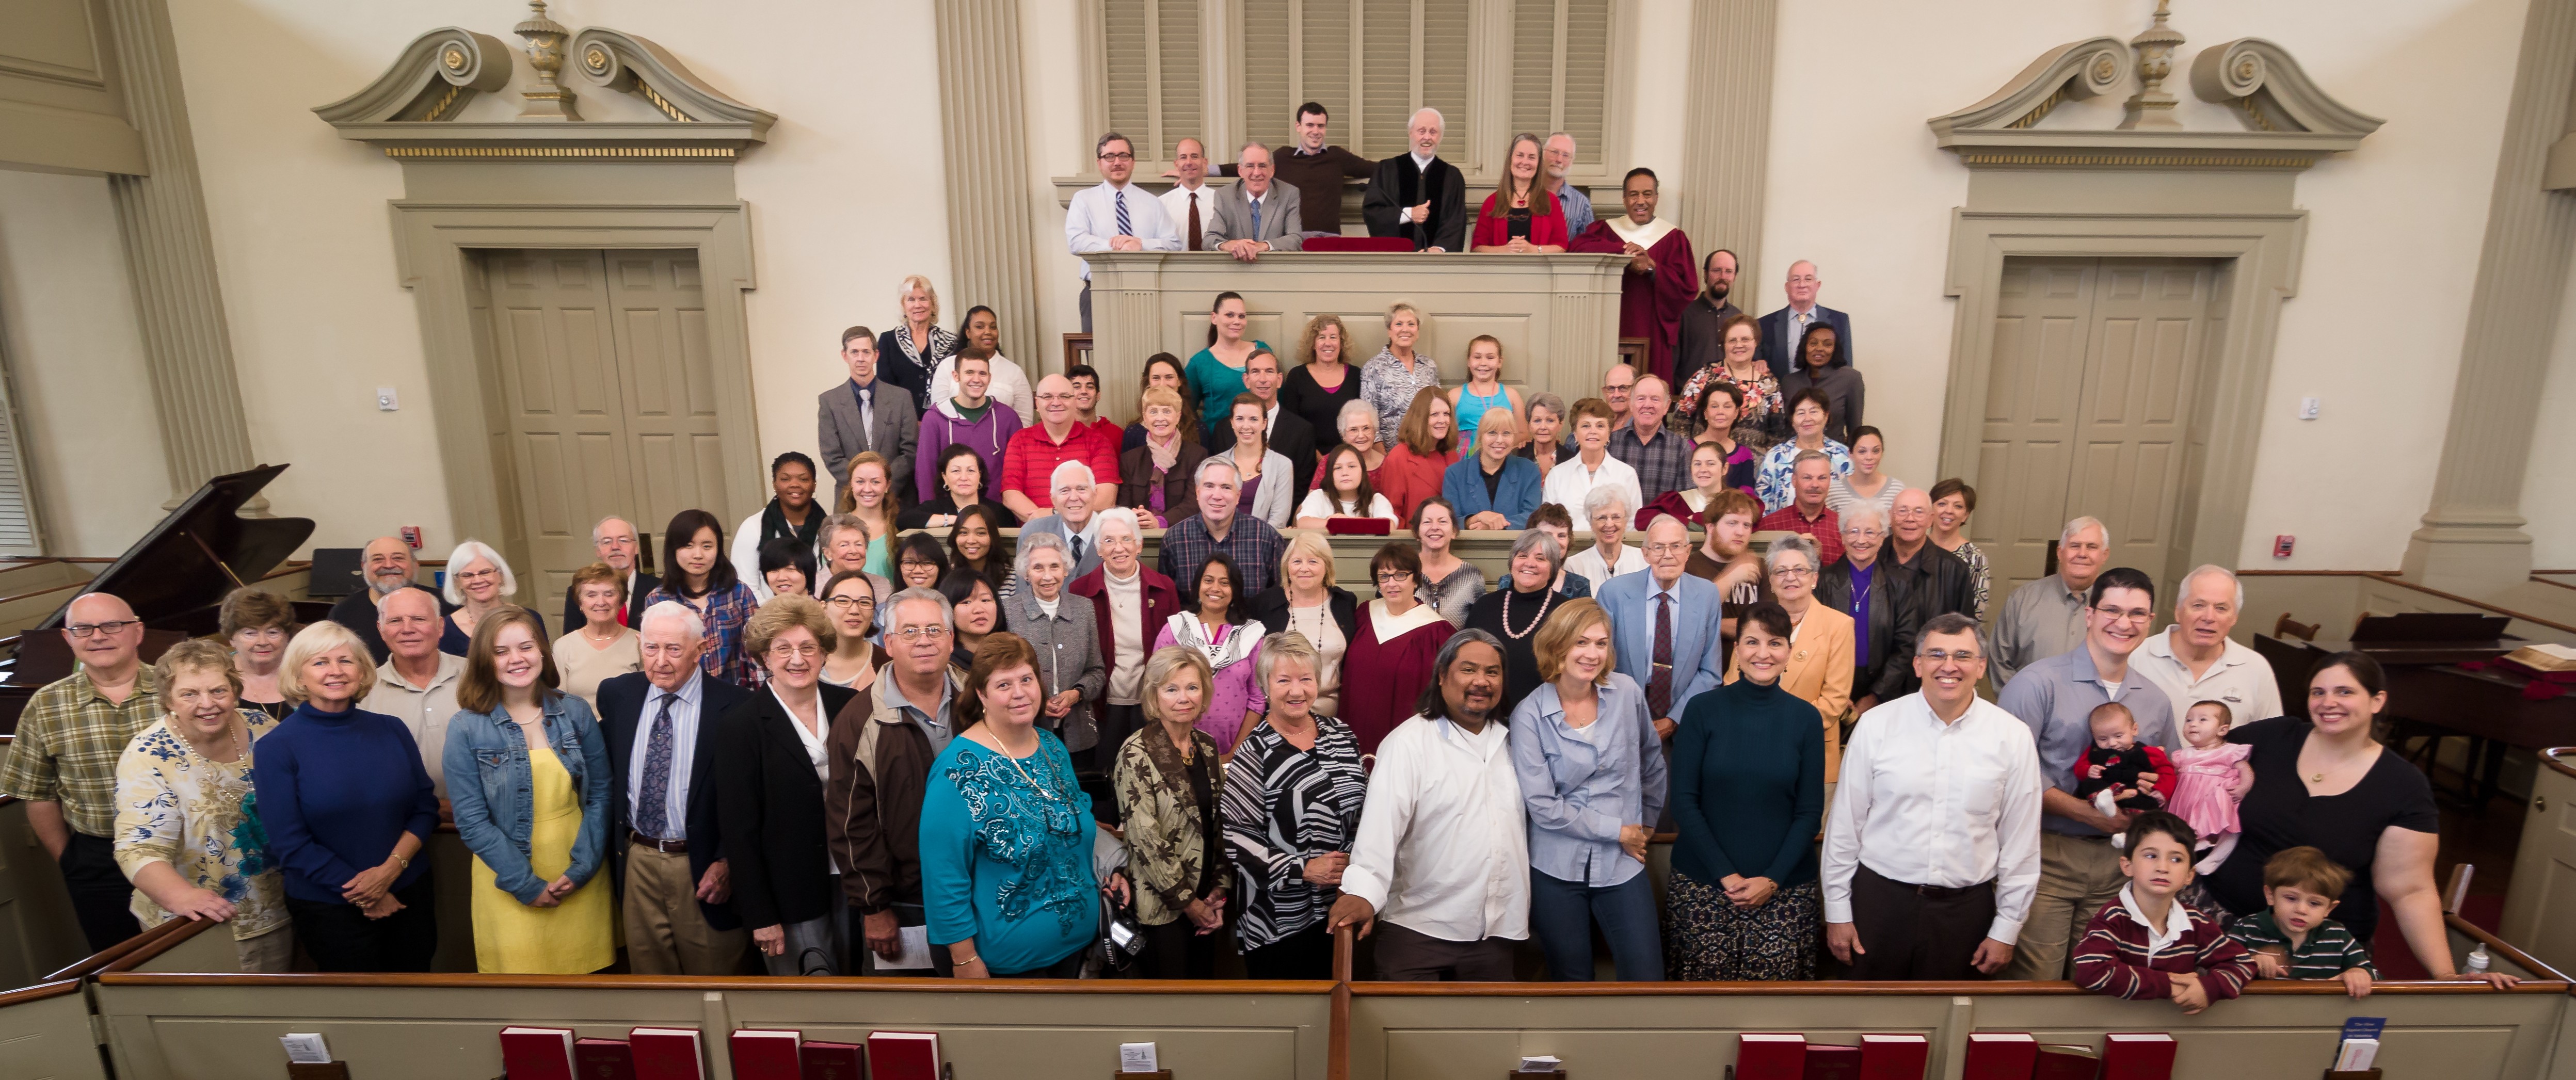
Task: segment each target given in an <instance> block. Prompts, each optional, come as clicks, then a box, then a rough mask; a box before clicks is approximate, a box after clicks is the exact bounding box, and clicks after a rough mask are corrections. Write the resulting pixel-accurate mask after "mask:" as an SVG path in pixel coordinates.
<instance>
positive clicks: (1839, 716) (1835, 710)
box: [1726, 604, 1853, 783]
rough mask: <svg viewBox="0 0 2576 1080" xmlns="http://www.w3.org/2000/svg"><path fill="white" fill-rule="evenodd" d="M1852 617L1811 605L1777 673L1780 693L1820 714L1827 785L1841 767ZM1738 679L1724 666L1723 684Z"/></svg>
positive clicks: (1848, 706)
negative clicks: (1794, 698) (1822, 717)
mask: <svg viewBox="0 0 2576 1080" xmlns="http://www.w3.org/2000/svg"><path fill="white" fill-rule="evenodd" d="M1852 649H1853V645H1852V617H1851V616H1849V615H1845V614H1843V613H1842V612H1839V611H1836V610H1834V609H1832V608H1829V607H1826V606H1825V605H1823V604H1810V605H1809V606H1808V607H1807V615H1806V617H1805V618H1803V619H1800V620H1798V625H1797V627H1796V629H1795V631H1794V632H1792V633H1791V634H1790V636H1789V666H1788V668H1787V669H1786V670H1784V671H1782V672H1781V673H1780V689H1783V690H1786V691H1788V692H1789V693H1791V694H1793V695H1796V696H1797V697H1798V698H1799V699H1800V700H1802V701H1805V702H1806V703H1807V704H1810V705H1813V706H1815V707H1816V711H1817V712H1819V713H1822V714H1824V722H1825V782H1826V783H1832V782H1834V781H1835V780H1836V779H1837V778H1838V777H1839V776H1840V775H1841V773H1842V767H1843V739H1842V732H1843V714H1844V713H1847V712H1850V711H1851V703H1852V696H1851V691H1852ZM1740 677H1741V675H1740V674H1739V673H1738V672H1737V671H1736V669H1735V661H1734V660H1733V659H1729V660H1728V661H1727V662H1726V681H1728V682H1734V681H1735V680H1736V679H1738V678H1740Z"/></svg>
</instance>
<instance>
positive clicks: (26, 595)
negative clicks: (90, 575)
mask: <svg viewBox="0 0 2576 1080" xmlns="http://www.w3.org/2000/svg"><path fill="white" fill-rule="evenodd" d="M87 587H89V582H86V581H71V582H65V583H63V584H61V585H48V586H46V587H44V588H41V589H37V590H36V591H34V592H22V593H19V594H18V595H16V596H0V604H14V603H17V602H18V601H20V600H33V599H35V598H36V597H39V596H43V595H45V594H46V593H58V592H61V591H63V590H65V589H82V588H87Z"/></svg>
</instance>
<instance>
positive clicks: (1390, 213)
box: [1360, 151, 1467, 251]
mask: <svg viewBox="0 0 2576 1080" xmlns="http://www.w3.org/2000/svg"><path fill="white" fill-rule="evenodd" d="M1426 186H1427V190H1426ZM1424 202H1427V203H1430V204H1431V220H1429V221H1426V222H1412V221H1398V220H1396V219H1397V218H1398V217H1400V216H1402V215H1403V213H1404V209H1405V208H1406V207H1408V206H1412V205H1415V204H1417V203H1424ZM1360 217H1361V218H1362V219H1363V220H1365V221H1367V222H1368V231H1369V235H1370V236H1401V237H1404V238H1405V239H1407V240H1411V241H1413V250H1415V251H1420V250H1422V249H1424V248H1427V247H1437V248H1439V249H1440V250H1442V251H1465V250H1467V178H1466V176H1464V175H1462V174H1460V173H1459V172H1458V167H1457V166H1455V165H1452V164H1449V163H1448V162H1447V161H1446V160H1443V159H1441V158H1432V159H1431V167H1430V168H1428V169H1417V168H1414V167H1413V154H1412V153H1411V152H1410V151H1408V152H1405V153H1401V154H1397V155H1395V156H1394V157H1391V158H1388V159H1386V160H1384V161H1381V162H1378V163H1377V171H1376V172H1375V173H1373V174H1371V175H1370V176H1369V182H1368V190H1367V191H1366V192H1364V193H1362V194H1361V196H1360Z"/></svg>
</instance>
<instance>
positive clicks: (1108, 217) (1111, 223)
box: [930, 180, 1204, 423]
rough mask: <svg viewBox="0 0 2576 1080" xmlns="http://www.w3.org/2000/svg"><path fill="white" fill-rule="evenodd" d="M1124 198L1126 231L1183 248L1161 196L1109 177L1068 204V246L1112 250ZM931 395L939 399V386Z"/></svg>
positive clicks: (1086, 273)
mask: <svg viewBox="0 0 2576 1080" xmlns="http://www.w3.org/2000/svg"><path fill="white" fill-rule="evenodd" d="M1122 198H1123V199H1124V201H1125V202H1126V206H1127V227H1128V228H1129V229H1130V230H1132V231H1130V232H1128V233H1126V234H1125V235H1128V236H1133V237H1135V238H1136V239H1138V240H1141V241H1144V244H1145V250H1147V251H1179V250H1181V234H1180V233H1178V232H1175V231H1173V229H1172V219H1171V216H1170V215H1168V214H1166V213H1164V212H1163V203H1162V201H1161V200H1159V199H1156V198H1155V197H1154V194H1153V193H1152V192H1149V191H1147V190H1145V189H1144V188H1140V187H1137V186H1136V185H1134V184H1129V185H1127V186H1126V187H1124V188H1121V187H1119V186H1117V185H1115V184H1112V183H1110V182H1109V181H1106V180H1103V181H1101V182H1100V186H1098V187H1087V188H1084V189H1082V190H1080V191H1077V192H1074V193H1073V205H1071V206H1067V207H1065V208H1064V243H1065V246H1066V247H1067V248H1069V249H1071V250H1072V252H1073V253H1074V254H1076V255H1085V254H1089V253H1091V252H1094V251H1107V250H1109V238H1110V237H1113V236H1117V235H1120V233H1119V230H1118V205H1119V202H1120V200H1121V199H1122ZM1202 224H1204V223H1202ZM1082 280H1084V281H1089V280H1091V263H1090V262H1088V261H1085V262H1084V263H1083V264H1082ZM930 399H931V400H932V401H937V400H939V394H938V391H937V389H936V388H935V387H934V388H933V390H932V392H931V397H930ZM1030 423H1036V421H1034V420H1032V421H1030Z"/></svg>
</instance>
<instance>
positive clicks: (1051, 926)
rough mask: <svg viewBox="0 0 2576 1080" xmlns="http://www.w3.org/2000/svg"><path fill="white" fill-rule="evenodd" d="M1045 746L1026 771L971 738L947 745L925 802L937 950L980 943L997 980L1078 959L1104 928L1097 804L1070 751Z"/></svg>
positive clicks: (925, 860)
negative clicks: (1096, 869) (1094, 850)
mask: <svg viewBox="0 0 2576 1080" xmlns="http://www.w3.org/2000/svg"><path fill="white" fill-rule="evenodd" d="M1037 735H1038V750H1037V752H1036V753H1034V754H1031V755H1029V756H1028V757H1026V758H1023V759H1020V760H1018V761H1013V760H1012V759H1010V758H1006V757H1003V756H1002V755H1000V754H996V753H994V752H993V750H992V748H991V747H988V746H985V745H984V744H982V743H979V742H976V741H975V740H973V739H968V738H962V737H961V738H956V739H951V740H949V742H948V747H947V748H946V749H944V750H941V751H940V752H939V758H938V760H936V761H933V762H931V764H930V783H929V788H928V790H927V791H925V792H924V793H923V796H922V800H921V895H922V903H923V906H924V909H925V911H924V914H925V915H926V916H927V918H926V921H927V922H928V923H929V924H930V940H931V942H932V943H933V944H936V945H942V946H945V945H949V944H953V943H956V942H960V941H964V940H966V939H967V938H970V937H971V938H973V939H975V954H976V955H977V956H978V957H980V958H981V959H982V960H983V961H984V969H985V970H986V971H989V972H991V973H993V974H995V975H1013V974H1018V973H1020V972H1024V971H1034V970H1036V969H1039V968H1043V967H1046V966H1047V965H1049V964H1053V963H1055V962H1057V961H1059V960H1062V959H1064V958H1065V957H1067V956H1071V955H1073V953H1074V951H1075V950H1077V949H1080V948H1082V947H1084V946H1086V945H1089V944H1090V943H1091V938H1092V935H1093V934H1094V933H1096V932H1098V930H1099V928H1100V907H1099V900H1098V895H1099V885H1098V882H1097V879H1095V878H1094V877H1093V876H1092V871H1091V845H1092V828H1093V826H1092V820H1091V796H1089V795H1086V794H1084V793H1083V791H1082V788H1081V786H1080V785H1078V784H1076V783H1075V782H1074V779H1073V759H1072V757H1070V756H1068V755H1067V754H1066V753H1065V750H1064V744H1063V743H1061V742H1058V741H1056V737H1055V736H1054V735H1053V734H1050V733H1048V732H1045V731H1040V732H1038V733H1037ZM1024 775H1025V779H1024V778H1023V777H1024ZM1030 781H1035V785H1034V786H1032V784H1031V783H1030Z"/></svg>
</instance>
